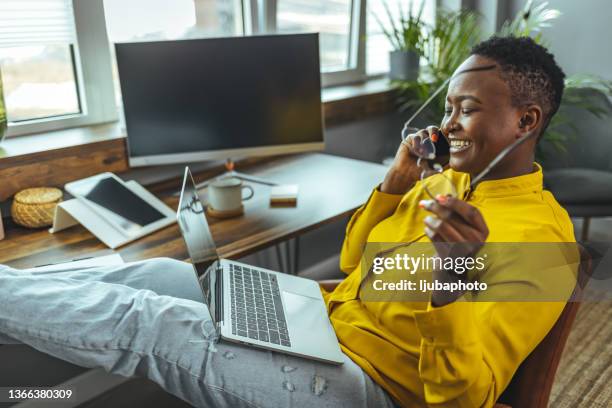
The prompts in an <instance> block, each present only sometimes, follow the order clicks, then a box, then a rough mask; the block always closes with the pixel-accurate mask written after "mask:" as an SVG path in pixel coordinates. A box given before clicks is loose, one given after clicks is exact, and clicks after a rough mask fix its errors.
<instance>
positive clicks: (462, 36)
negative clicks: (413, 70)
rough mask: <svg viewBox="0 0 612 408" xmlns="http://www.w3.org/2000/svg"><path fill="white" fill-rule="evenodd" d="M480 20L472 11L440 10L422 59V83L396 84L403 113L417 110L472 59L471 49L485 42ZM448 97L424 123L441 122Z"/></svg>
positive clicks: (435, 105)
mask: <svg viewBox="0 0 612 408" xmlns="http://www.w3.org/2000/svg"><path fill="white" fill-rule="evenodd" d="M479 20H480V16H479V15H478V13H476V12H473V11H468V10H460V11H452V12H451V11H446V10H440V11H439V12H438V13H437V14H436V20H435V23H434V26H433V27H427V30H426V35H425V40H424V47H423V52H422V54H421V57H422V58H423V59H424V60H425V62H426V65H425V66H424V67H422V70H421V71H422V72H421V76H420V78H419V80H418V81H396V82H395V84H396V86H397V87H398V91H399V92H398V95H399V100H398V101H399V104H400V110H402V111H405V110H414V109H416V108H418V107H419V106H420V105H421V104H422V103H423V102H424V101H425V100H426V99H427V98H429V96H430V95H431V94H432V93H433V92H434V91H435V90H436V89H437V88H438V87H439V86H440V85H441V84H442V83H443V82H444V81H445V80H446V79H447V78H448V77H450V76H451V75H452V74H453V72H454V71H455V69H456V68H457V67H458V66H459V65H460V64H461V63H462V62H463V61H464V60H465V59H466V58H467V57H468V56H469V53H470V49H471V48H472V46H473V45H475V44H476V43H477V42H478V41H480V39H481V31H480V27H479ZM445 98H446V95H445V93H444V92H443V93H441V94H440V95H438V96H437V97H436V98H435V99H434V100H433V101H432V103H431V105H430V107H429V109H428V110H426V111H425V112H424V113H423V119H425V120H427V121H428V123H431V122H432V121H433V122H434V123H435V122H437V121H439V120H440V112H443V111H444V100H445Z"/></svg>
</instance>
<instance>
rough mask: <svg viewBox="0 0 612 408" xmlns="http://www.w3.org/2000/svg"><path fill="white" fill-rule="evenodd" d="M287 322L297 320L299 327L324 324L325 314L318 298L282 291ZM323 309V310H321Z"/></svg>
mask: <svg viewBox="0 0 612 408" xmlns="http://www.w3.org/2000/svg"><path fill="white" fill-rule="evenodd" d="M283 301H284V302H285V312H286V313H287V322H296V321H297V322H299V323H300V327H305V328H312V327H317V326H318V325H320V324H325V323H326V319H327V315H326V314H325V313H324V312H325V310H324V309H323V308H322V307H321V306H322V305H323V302H322V301H321V300H320V299H313V298H311V297H307V296H302V295H296V294H295V293H291V292H283ZM321 309H323V310H321Z"/></svg>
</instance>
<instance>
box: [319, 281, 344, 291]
mask: <svg viewBox="0 0 612 408" xmlns="http://www.w3.org/2000/svg"><path fill="white" fill-rule="evenodd" d="M318 282H319V286H321V287H322V288H323V289H325V290H326V291H327V292H333V291H334V289H336V286H338V285H339V284H340V282H342V279H324V280H320V281H318Z"/></svg>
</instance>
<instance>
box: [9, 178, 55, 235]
mask: <svg viewBox="0 0 612 408" xmlns="http://www.w3.org/2000/svg"><path fill="white" fill-rule="evenodd" d="M60 201H62V190H60V189H57V188H53V187H39V188H28V189H26V190H23V191H20V192H18V193H17V194H15V197H14V198H13V205H12V207H11V216H12V217H13V221H15V223H17V224H19V225H22V226H24V227H27V228H41V227H48V226H50V225H52V224H53V215H54V214H55V207H56V206H57V204H58V203H59V202H60Z"/></svg>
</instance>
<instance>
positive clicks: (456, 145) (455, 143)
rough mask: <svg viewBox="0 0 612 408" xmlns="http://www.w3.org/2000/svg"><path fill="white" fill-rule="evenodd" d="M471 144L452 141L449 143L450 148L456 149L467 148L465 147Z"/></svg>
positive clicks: (467, 141) (466, 141)
mask: <svg viewBox="0 0 612 408" xmlns="http://www.w3.org/2000/svg"><path fill="white" fill-rule="evenodd" d="M471 144H472V142H471V141H470V140H460V139H452V140H451V141H450V145H451V147H457V148H461V147H467V146H470V145H471Z"/></svg>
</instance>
